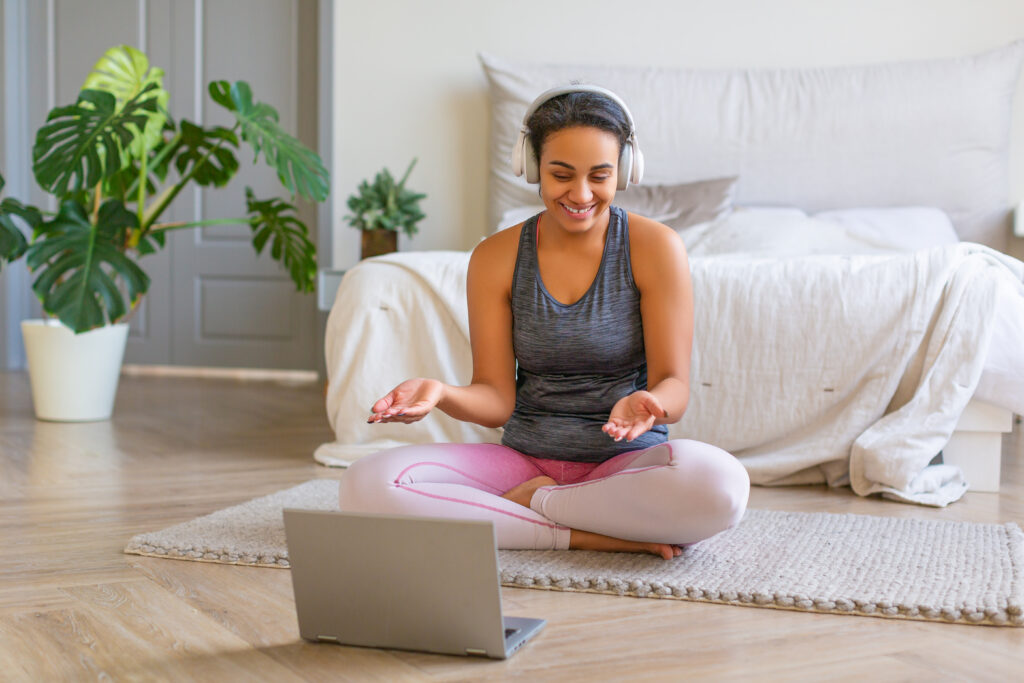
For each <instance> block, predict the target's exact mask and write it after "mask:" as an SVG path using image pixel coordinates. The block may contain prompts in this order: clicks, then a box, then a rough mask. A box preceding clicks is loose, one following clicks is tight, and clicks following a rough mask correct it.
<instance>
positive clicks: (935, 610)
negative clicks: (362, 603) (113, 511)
mask: <svg viewBox="0 0 1024 683" xmlns="http://www.w3.org/2000/svg"><path fill="white" fill-rule="evenodd" d="M337 489H338V484H337V481H335V480H331V479H319V480H314V481H308V482H306V483H304V484H300V485H298V486H295V487H293V488H290V489H286V490H284V491H279V492H277V493H274V494H271V495H269V496H264V497H262V498H256V499H254V500H251V501H249V502H247V503H243V504H241V505H237V506H235V507H231V508H227V509H225V510H220V511H218V512H214V513H213V514H210V515H206V516H205V517H200V518H198V519H194V520H192V521H190V522H185V523H183V524H178V525H176V526H173V527H170V528H167V529H164V530H163V531H158V532H155V533H147V534H140V535H138V536H136V537H134V538H132V539H131V541H130V542H129V543H128V546H127V547H126V548H125V552H126V553H132V554H137V555H149V556H155V557H166V558H176V559H182V560H198V561H203V562H219V563H227V564H244V565H254V566H261V567H287V566H288V551H287V548H286V546H285V537H284V523H283V521H282V517H281V510H282V508H285V507H296V508H305V509H319V510H329V509H333V508H336V507H337ZM499 562H500V566H501V580H502V583H503V584H504V585H506V586H514V587H519V588H535V589H543V590H560V591H581V592H588V593H608V594H613V595H629V596H635V597H642V598H675V599H681V600H695V601H704V602H717V603H726V604H733V605H746V606H752V607H770V608H776V609H791V610H803V611H810V612H828V613H836V614H855V615H867V616H876V617H890V618H896V619H919V620H925V621H945V622H958V623H965V624H990V625H1003V626H1024V533H1022V532H1021V530H1020V527H1018V526H1017V525H1016V524H1012V523H1011V524H977V523H972V522H945V521H929V520H918V519H903V518H893V517H872V516H865V515H849V514H842V515H837V514H826V513H804V512H778V511H771V510H748V511H747V514H746V516H745V517H744V518H743V521H742V522H741V523H740V524H739V525H738V526H737V527H736V528H734V529H730V530H729V531H726V532H724V533H721V534H719V535H718V536H715V537H714V538H711V539H709V540H707V541H704V542H702V543H698V544H696V545H694V546H692V547H690V548H687V549H686V550H685V551H684V552H683V554H682V555H681V556H680V557H678V558H675V559H673V560H668V561H666V560H662V559H660V558H657V557H654V556H648V555H638V554H632V553H599V552H590V551H577V550H566V551H541V550H502V551H500V552H499Z"/></svg>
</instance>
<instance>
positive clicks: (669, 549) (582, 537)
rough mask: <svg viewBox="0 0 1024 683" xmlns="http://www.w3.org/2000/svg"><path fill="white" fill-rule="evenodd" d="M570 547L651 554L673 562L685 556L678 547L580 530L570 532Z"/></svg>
mask: <svg viewBox="0 0 1024 683" xmlns="http://www.w3.org/2000/svg"><path fill="white" fill-rule="evenodd" d="M569 547H570V548H576V549H578V550H601V551H604V552H613V553H615V552H618V553H650V554H651V555H657V556H659V557H661V558H662V559H665V560H671V559H672V558H673V557H679V556H680V555H682V554H683V549H682V548H680V547H679V546H677V545H670V544H668V543H643V542H641V541H626V540H623V539H621V538H614V537H612V536H602V535H601V534H595V533H593V532H590V531H580V530H579V529H573V530H572V531H571V532H570V534H569Z"/></svg>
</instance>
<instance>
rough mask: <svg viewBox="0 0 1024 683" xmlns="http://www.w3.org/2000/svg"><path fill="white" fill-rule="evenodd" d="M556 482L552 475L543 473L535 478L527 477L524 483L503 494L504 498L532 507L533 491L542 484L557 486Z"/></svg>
mask: <svg viewBox="0 0 1024 683" xmlns="http://www.w3.org/2000/svg"><path fill="white" fill-rule="evenodd" d="M557 484H558V482H556V481H555V480H554V479H552V478H551V477H545V476H543V475H541V476H539V477H534V478H533V479H527V480H526V481H524V482H523V483H522V484H519V485H518V486H514V487H513V488H511V489H509V490H508V491H506V492H505V493H503V494H501V497H502V498H508V499H509V500H511V501H512V502H513V503H519V504H520V505H522V506H523V507H526V508H528V507H530V501H531V500H533V493H534V492H535V491H536V490H537V489H539V488H540V487H541V486H556V485H557Z"/></svg>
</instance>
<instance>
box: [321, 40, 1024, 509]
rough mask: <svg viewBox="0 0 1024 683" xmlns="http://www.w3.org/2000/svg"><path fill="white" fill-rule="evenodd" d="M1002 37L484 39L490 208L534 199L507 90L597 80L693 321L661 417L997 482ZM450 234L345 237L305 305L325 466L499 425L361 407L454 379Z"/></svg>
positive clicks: (866, 460) (1021, 326)
mask: <svg viewBox="0 0 1024 683" xmlns="http://www.w3.org/2000/svg"><path fill="white" fill-rule="evenodd" d="M1022 59H1024V41H1018V42H1016V43H1013V44H1011V45H1008V46H1006V47H1002V48H999V49H996V50H991V51H989V52H985V53H982V54H978V55H973V56H969V57H964V58H957V59H945V60H931V61H918V62H905V63H895V64H878V65H867V66H852V67H843V68H823V69H771V70H769V69H761V70H758V69H735V70H728V69H719V70H696V69H659V68H639V67H603V66H579V65H540V64H524V63H516V62H511V61H507V60H503V59H501V58H498V57H495V56H490V55H482V56H481V63H482V66H483V69H484V72H485V74H486V76H487V80H488V85H489V92H490V97H491V121H490V159H491V161H490V163H491V166H490V218H489V223H488V224H489V225H490V226H493V229H500V228H501V227H503V226H507V225H513V224H515V223H516V222H519V221H521V220H523V219H524V218H526V217H528V216H529V215H532V214H533V213H534V212H536V211H538V210H539V209H538V207H537V203H538V202H537V196H536V189H535V188H533V187H531V186H528V185H526V184H524V183H523V182H522V181H521V179H519V178H516V177H514V176H513V175H512V173H511V170H510V167H509V164H508V159H509V158H510V157H511V145H512V142H513V140H514V136H515V132H516V131H517V130H518V127H519V125H520V122H521V118H522V114H523V112H524V111H525V109H526V107H527V105H528V104H529V102H530V101H532V99H533V98H534V97H535V96H536V95H537V94H538V93H540V92H541V91H543V90H545V89H546V88H548V87H550V86H551V85H553V84H558V83H565V82H568V81H570V80H573V79H579V80H583V81H586V82H592V83H596V84H599V85H602V86H604V87H608V88H610V89H612V90H614V91H616V92H617V93H619V94H620V95H621V96H622V97H623V98H624V99H625V100H626V101H627V102H628V103H629V104H630V107H631V109H632V111H633V114H634V117H635V119H636V122H637V130H638V134H639V138H640V144H641V147H642V148H643V150H644V153H645V157H646V166H647V174H646V177H645V180H644V183H643V184H642V185H640V186H637V187H633V188H630V190H628V191H627V192H626V193H624V194H622V195H621V196H619V197H617V200H616V203H617V204H619V205H621V206H623V207H624V208H627V209H628V210H631V211H636V212H638V213H643V214H645V215H649V216H652V217H655V218H657V219H658V220H661V221H662V222H664V223H666V224H667V225H670V226H671V227H673V228H675V229H676V230H677V231H679V233H680V234H681V235H682V237H683V240H684V242H685V243H686V245H687V249H688V251H689V253H690V257H691V269H692V271H693V282H694V290H695V291H694V293H695V300H696V302H697V310H696V313H695V316H696V319H695V328H696V333H695V343H694V353H693V360H692V370H691V400H690V407H689V409H688V410H687V413H686V415H685V416H684V418H683V419H682V420H681V421H680V422H679V423H677V424H676V425H673V426H672V427H671V428H670V437H673V438H675V437H683V436H685V437H688V438H695V439H700V440H703V441H708V442H710V443H714V444H716V445H719V446H721V447H723V448H725V449H727V450H729V451H730V452H732V453H734V454H735V455H736V456H737V457H738V458H739V459H740V460H741V462H743V464H744V465H745V466H746V468H747V470H748V472H750V474H751V480H752V482H753V483H755V484H762V485H790V484H810V483H827V484H828V485H830V486H847V485H848V486H851V487H852V489H853V490H854V491H855V492H856V493H858V494H860V495H872V494H878V495H881V496H884V497H887V498H891V499H893V500H898V501H903V502H912V503H919V504H925V505H936V506H943V505H946V504H948V503H950V502H952V501H955V500H957V499H958V498H960V497H961V496H962V495H963V493H964V492H965V491H966V490H967V489H968V488H972V489H974V490H981V491H984V490H997V489H998V479H999V455H1000V448H1001V441H1002V438H1001V437H1002V434H1003V433H1004V432H1006V431H1009V430H1010V428H1011V420H1012V416H1013V414H1014V413H1017V414H1020V413H1022V412H1024V350H1022V346H1021V344H1020V341H1019V340H1021V339H1024V264H1022V263H1021V262H1020V261H1018V260H1016V259H1013V258H1011V257H1009V256H1007V255H1006V254H1005V253H1004V251H1005V249H1006V247H1007V242H1008V239H1009V234H1010V223H1011V221H1012V218H1013V216H1012V210H1011V208H1010V201H1009V196H1008V195H1009V158H1008V148H1009V133H1010V121H1011V112H1010V110H1011V104H1012V100H1013V95H1014V92H1015V87H1016V82H1017V79H1018V76H1019V71H1020V65H1021V61H1022ZM468 260H469V254H468V252H457V251H451V252H404V253H397V254H391V255H387V256H383V257H378V258H375V259H370V260H367V261H363V262H361V263H360V264H359V265H357V266H356V267H354V268H352V269H351V270H350V271H349V272H348V273H347V274H346V276H345V277H344V279H343V280H342V283H341V285H340V287H339V289H338V293H337V296H336V298H335V301H334V305H333V307H332V310H331V314H330V316H329V319H328V326H327V338H326V360H327V369H328V391H327V413H328V418H329V420H330V422H331V426H332V428H333V429H334V431H335V435H336V440H335V441H334V442H332V443H328V444H324V445H323V446H321V447H320V448H319V449H318V450H317V452H316V454H315V457H316V459H317V460H318V461H319V462H321V463H323V464H326V465H340V466H344V465H346V464H347V463H350V462H351V461H352V460H353V459H355V458H358V457H362V456H363V455H366V454H369V453H372V452H375V451H377V450H380V449H382V448H386V447H390V446H394V445H399V444H403V443H412V442H426V441H456V442H458V441H489V442H496V441H498V440H500V436H501V434H500V430H496V429H486V428H483V427H479V426H476V425H470V424H464V423H459V422H457V421H455V420H452V419H450V418H448V417H447V416H445V415H443V414H441V413H439V412H437V413H436V414H432V415H431V416H429V417H428V418H427V419H425V420H423V421H421V422H419V423H416V424H414V425H367V424H366V423H365V418H366V415H367V412H368V407H369V406H370V405H371V404H372V402H373V401H374V400H375V399H376V398H378V397H379V396H380V395H382V394H383V393H384V392H386V391H387V390H388V389H389V388H391V387H392V386H393V385H394V384H396V383H397V382H399V381H401V380H402V379H405V378H407V377H411V376H433V377H437V378H439V379H441V380H442V381H445V382H449V383H465V382H467V381H468V380H469V378H470V376H471V373H472V368H471V363H470V352H469V341H468V324H467V320H466V304H465V274H466V267H467V265H468Z"/></svg>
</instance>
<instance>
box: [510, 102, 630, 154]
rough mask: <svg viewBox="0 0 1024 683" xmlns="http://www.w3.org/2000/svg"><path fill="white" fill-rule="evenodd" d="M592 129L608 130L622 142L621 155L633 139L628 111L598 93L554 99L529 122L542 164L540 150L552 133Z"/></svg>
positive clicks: (534, 114) (532, 140)
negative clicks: (578, 127)
mask: <svg viewBox="0 0 1024 683" xmlns="http://www.w3.org/2000/svg"><path fill="white" fill-rule="evenodd" d="M577 126H588V127H593V128H597V129H599V130H603V131H606V132H608V133H611V134H612V135H614V136H615V138H616V139H617V140H618V141H619V152H620V153H621V152H622V147H623V145H625V144H626V141H627V140H628V139H629V133H630V126H629V119H627V118H626V112H624V111H623V110H622V107H620V106H619V104H618V103H617V102H615V101H614V100H612V99H610V98H608V97H606V96H604V95H602V94H600V93H596V92H588V91H581V92H570V93H565V94H564V95H558V96H556V97H552V98H551V99H550V100H548V101H547V102H545V103H544V104H542V105H540V106H539V107H538V108H537V111H535V112H533V114H532V115H531V116H530V118H529V119H527V121H526V127H527V129H528V130H529V135H530V145H531V146H532V147H533V150H534V152H535V153H536V155H537V157H538V159H537V161H538V162H539V161H540V150H541V149H542V148H543V146H544V142H545V141H546V140H547V139H548V136H550V135H551V134H552V133H557V132H558V131H560V130H563V129H565V128H574V127H577Z"/></svg>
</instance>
